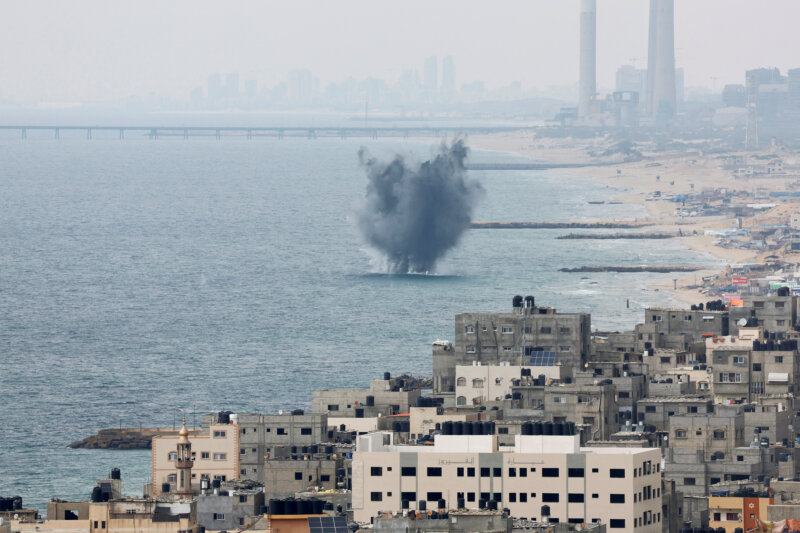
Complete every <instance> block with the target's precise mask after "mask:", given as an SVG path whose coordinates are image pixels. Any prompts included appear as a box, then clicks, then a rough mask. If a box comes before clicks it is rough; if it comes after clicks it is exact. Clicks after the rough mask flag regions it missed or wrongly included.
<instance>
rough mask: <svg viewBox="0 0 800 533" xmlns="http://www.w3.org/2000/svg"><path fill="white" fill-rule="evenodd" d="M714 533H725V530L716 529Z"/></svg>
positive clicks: (721, 528)
mask: <svg viewBox="0 0 800 533" xmlns="http://www.w3.org/2000/svg"><path fill="white" fill-rule="evenodd" d="M714 533H725V528H724V527H718V528H717V529H715V530H714Z"/></svg>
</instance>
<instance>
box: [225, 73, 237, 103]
mask: <svg viewBox="0 0 800 533" xmlns="http://www.w3.org/2000/svg"><path fill="white" fill-rule="evenodd" d="M225 96H227V97H228V98H236V97H237V96H239V73H238V72H231V73H230V74H228V77H227V78H225Z"/></svg>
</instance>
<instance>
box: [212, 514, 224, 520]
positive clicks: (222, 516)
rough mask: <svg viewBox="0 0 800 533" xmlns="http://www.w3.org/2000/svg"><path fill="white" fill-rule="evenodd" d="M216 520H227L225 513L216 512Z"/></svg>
mask: <svg viewBox="0 0 800 533" xmlns="http://www.w3.org/2000/svg"><path fill="white" fill-rule="evenodd" d="M214 520H225V513H214Z"/></svg>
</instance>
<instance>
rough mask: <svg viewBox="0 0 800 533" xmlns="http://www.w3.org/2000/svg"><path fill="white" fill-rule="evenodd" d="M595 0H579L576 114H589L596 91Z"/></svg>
mask: <svg viewBox="0 0 800 533" xmlns="http://www.w3.org/2000/svg"><path fill="white" fill-rule="evenodd" d="M596 37H597V2H596V0H581V17H580V71H579V77H578V116H579V117H585V116H587V115H588V114H589V111H590V105H591V103H592V100H593V99H594V95H595V92H597V81H596V76H597V67H596V64H597V50H596Z"/></svg>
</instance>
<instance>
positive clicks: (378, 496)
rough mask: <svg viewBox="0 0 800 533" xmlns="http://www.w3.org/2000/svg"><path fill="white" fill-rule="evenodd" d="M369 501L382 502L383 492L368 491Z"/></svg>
mask: <svg viewBox="0 0 800 533" xmlns="http://www.w3.org/2000/svg"><path fill="white" fill-rule="evenodd" d="M369 501H371V502H382V501H383V493H382V492H370V493H369Z"/></svg>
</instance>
